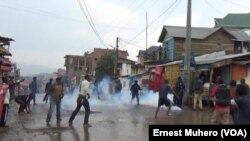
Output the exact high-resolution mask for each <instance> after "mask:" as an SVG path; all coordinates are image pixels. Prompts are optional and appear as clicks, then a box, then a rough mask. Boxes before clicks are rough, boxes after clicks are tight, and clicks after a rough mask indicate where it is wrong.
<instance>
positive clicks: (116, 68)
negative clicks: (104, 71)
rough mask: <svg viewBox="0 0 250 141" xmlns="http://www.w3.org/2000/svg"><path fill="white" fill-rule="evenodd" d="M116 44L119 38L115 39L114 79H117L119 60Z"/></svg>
mask: <svg viewBox="0 0 250 141" xmlns="http://www.w3.org/2000/svg"><path fill="white" fill-rule="evenodd" d="M118 42H119V38H118V37H116V53H115V54H116V57H115V77H118V71H117V70H118V59H119V56H118V52H119V51H118V50H119V45H118Z"/></svg>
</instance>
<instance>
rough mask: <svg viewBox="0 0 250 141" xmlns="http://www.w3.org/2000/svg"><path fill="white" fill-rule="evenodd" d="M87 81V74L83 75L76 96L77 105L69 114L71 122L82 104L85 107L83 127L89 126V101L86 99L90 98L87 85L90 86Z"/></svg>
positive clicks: (70, 122)
mask: <svg viewBox="0 0 250 141" xmlns="http://www.w3.org/2000/svg"><path fill="white" fill-rule="evenodd" d="M89 81H90V79H89V76H88V75H85V76H84V80H83V81H81V83H80V88H79V95H78V98H77V106H76V109H75V110H74V112H73V113H72V115H71V116H70V119H69V124H72V122H73V120H74V119H75V116H76V115H77V113H78V112H79V111H80V109H81V106H83V107H84V109H85V117H84V127H91V125H90V124H89V123H88V122H89V121H88V120H89V114H90V107H89V101H88V99H89V98H90V96H89V93H88V90H89V86H90V83H89Z"/></svg>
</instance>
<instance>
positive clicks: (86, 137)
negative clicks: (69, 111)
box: [70, 125, 89, 141]
mask: <svg viewBox="0 0 250 141" xmlns="http://www.w3.org/2000/svg"><path fill="white" fill-rule="evenodd" d="M70 128H71V131H72V134H73V137H74V138H75V141H81V139H80V136H79V134H78V131H77V129H76V128H75V127H74V126H73V125H70ZM83 130H84V141H89V128H88V127H83Z"/></svg>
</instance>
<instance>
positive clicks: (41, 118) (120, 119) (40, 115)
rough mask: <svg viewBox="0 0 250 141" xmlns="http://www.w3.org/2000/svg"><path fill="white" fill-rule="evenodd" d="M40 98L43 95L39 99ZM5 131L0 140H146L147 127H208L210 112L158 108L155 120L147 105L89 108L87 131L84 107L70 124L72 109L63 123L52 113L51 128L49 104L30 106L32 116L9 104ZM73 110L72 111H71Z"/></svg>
mask: <svg viewBox="0 0 250 141" xmlns="http://www.w3.org/2000/svg"><path fill="white" fill-rule="evenodd" d="M40 97H42V96H40ZM10 106H11V108H10V114H9V121H8V125H9V127H7V128H0V137H1V138H0V141H19V140H20V141H132V140H136V141H147V140H148V125H150V124H209V119H210V117H211V112H212V109H205V110H204V111H192V110H191V109H190V108H184V109H183V110H182V111H179V110H174V111H172V115H171V116H167V115H166V108H161V110H160V112H159V114H158V118H157V119H155V118H154V113H155V109H156V107H154V106H149V105H144V104H142V105H140V106H137V105H135V104H132V105H129V104H127V105H126V104H125V105H119V106H118V105H106V106H97V105H96V106H95V105H94V106H93V105H92V106H91V103H90V106H91V114H90V118H89V122H90V124H91V125H92V127H90V128H84V127H83V119H84V110H83V108H82V109H81V111H80V112H79V113H78V115H77V116H76V118H75V120H74V122H73V125H72V126H69V125H68V119H69V117H70V115H71V113H72V111H73V110H70V109H67V108H65V109H63V108H62V110H61V114H62V121H61V122H57V121H56V116H55V113H56V111H54V113H53V116H52V121H51V123H50V125H47V124H46V122H45V119H46V116H47V112H48V107H49V104H44V103H42V102H40V103H38V105H35V106H33V105H32V104H31V110H32V113H29V114H26V113H22V114H17V111H18V108H17V107H18V105H17V104H16V103H15V102H14V101H12V104H11V105H10ZM73 109H74V108H73Z"/></svg>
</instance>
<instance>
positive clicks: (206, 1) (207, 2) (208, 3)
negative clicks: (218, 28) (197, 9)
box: [204, 0, 223, 14]
mask: <svg viewBox="0 0 250 141" xmlns="http://www.w3.org/2000/svg"><path fill="white" fill-rule="evenodd" d="M204 1H205V3H206V4H207V5H208V6H209V7H211V8H212V9H214V10H216V11H217V12H219V13H220V14H223V13H222V12H221V11H220V10H218V9H217V8H215V7H214V6H213V5H212V4H211V3H210V2H209V1H208V0H204Z"/></svg>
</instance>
